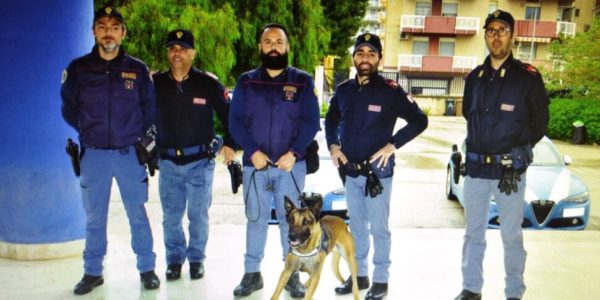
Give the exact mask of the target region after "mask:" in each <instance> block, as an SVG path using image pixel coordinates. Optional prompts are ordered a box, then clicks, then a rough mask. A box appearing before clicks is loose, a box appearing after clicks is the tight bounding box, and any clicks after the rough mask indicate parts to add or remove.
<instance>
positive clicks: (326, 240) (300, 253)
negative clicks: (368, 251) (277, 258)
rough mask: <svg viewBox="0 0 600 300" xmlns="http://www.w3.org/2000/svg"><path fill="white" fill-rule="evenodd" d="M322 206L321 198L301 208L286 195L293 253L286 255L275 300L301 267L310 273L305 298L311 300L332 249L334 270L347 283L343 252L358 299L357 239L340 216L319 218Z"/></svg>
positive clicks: (273, 298)
mask: <svg viewBox="0 0 600 300" xmlns="http://www.w3.org/2000/svg"><path fill="white" fill-rule="evenodd" d="M322 206H323V200H322V199H319V201H314V203H311V204H310V206H309V207H307V208H298V207H296V206H295V205H294V203H293V202H292V201H291V200H290V199H289V198H288V197H285V212H286V217H287V222H288V225H289V228H290V229H289V234H288V241H289V243H290V252H289V253H288V254H287V255H286V257H285V267H284V269H283V272H281V277H279V283H278V284H277V288H276V289H275V292H274V293H273V296H272V297H271V299H272V300H276V299H278V298H279V295H280V294H281V292H282V290H283V287H284V286H285V284H286V282H287V281H288V279H289V278H290V276H291V275H292V273H293V272H295V271H298V270H300V271H303V272H306V273H308V276H309V277H308V281H306V284H305V286H306V288H307V290H306V294H305V297H304V299H312V297H313V294H314V293H315V290H316V289H317V285H318V284H319V279H320V277H321V270H322V269H323V263H324V262H325V257H326V256H327V254H328V253H329V252H333V256H332V260H331V266H332V268H333V273H334V274H335V277H336V278H337V279H338V280H339V281H340V282H341V283H344V278H343V277H342V275H341V274H340V268H339V262H340V255H341V256H342V257H344V260H345V261H346V263H347V264H348V269H350V273H351V275H352V294H353V296H354V299H355V300H358V296H359V294H358V283H357V278H356V276H357V273H358V271H357V268H358V267H357V264H356V259H355V257H354V239H352V235H351V234H350V231H348V226H346V223H344V220H342V219H341V218H339V217H335V216H323V217H322V218H321V219H317V218H318V217H319V215H320V212H321V207H322Z"/></svg>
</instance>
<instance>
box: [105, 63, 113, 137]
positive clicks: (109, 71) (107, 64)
mask: <svg viewBox="0 0 600 300" xmlns="http://www.w3.org/2000/svg"><path fill="white" fill-rule="evenodd" d="M110 73H111V69H110V62H107V63H106V76H107V80H108V97H107V98H108V148H111V147H112V137H111V119H112V118H111V117H112V114H111V110H112V97H111V94H112V93H111V92H112V78H111V76H110V75H111V74H110Z"/></svg>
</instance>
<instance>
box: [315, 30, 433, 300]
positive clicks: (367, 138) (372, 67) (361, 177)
mask: <svg viewBox="0 0 600 300" xmlns="http://www.w3.org/2000/svg"><path fill="white" fill-rule="evenodd" d="M381 50H382V49H381V42H380V40H379V37H378V36H377V35H374V34H371V33H365V34H362V35H360V36H358V38H357V39H356V43H355V45H354V53H353V56H352V59H353V61H354V66H355V67H356V70H357V75H356V78H354V79H350V80H347V81H345V82H343V83H341V84H340V85H339V86H338V87H337V89H336V91H335V95H334V96H333V98H332V99H331V102H330V106H329V111H328V112H327V116H326V118H325V133H326V138H327V146H328V147H329V150H330V153H331V158H332V160H333V163H334V164H335V165H336V166H337V167H339V168H340V170H341V171H342V172H341V173H342V174H344V173H345V188H346V201H347V203H348V214H349V216H350V231H351V232H352V236H353V237H354V245H355V252H356V253H355V256H356V262H357V263H358V287H359V289H366V288H368V287H369V276H368V273H369V270H368V260H367V256H368V254H369V248H370V245H371V242H370V235H371V236H372V237H373V243H374V253H373V264H374V265H375V270H374V271H373V284H372V285H371V288H370V289H369V291H368V292H367V295H366V297H365V299H369V300H373V299H383V297H385V296H386V295H387V290H388V281H389V267H390V265H391V260H390V247H391V233H390V230H389V227H388V219H389V213H390V195H391V193H392V176H393V171H394V151H395V150H396V149H398V148H400V147H402V146H403V145H404V144H406V143H408V142H409V141H411V140H412V139H414V138H415V137H416V136H418V135H419V134H420V133H421V132H423V131H424V130H425V129H426V128H427V124H428V119H427V116H426V115H425V114H424V113H423V111H422V110H421V109H420V108H419V106H418V105H417V103H415V102H414V101H413V100H412V98H410V97H409V96H408V95H407V94H406V93H405V92H404V90H403V89H402V88H401V87H400V86H399V85H398V83H397V82H395V81H393V80H389V79H385V78H383V77H382V76H381V75H380V74H379V73H378V72H377V67H378V66H379V62H380V60H381V56H382V54H381ZM398 118H402V119H404V120H405V121H406V122H407V124H406V126H404V127H403V128H400V129H399V130H398V131H396V132H395V133H394V126H395V125H396V120H397V119H398ZM335 292H336V293H338V294H348V293H351V292H352V280H351V278H348V280H346V282H345V283H344V284H343V285H341V286H339V287H337V288H336V289H335Z"/></svg>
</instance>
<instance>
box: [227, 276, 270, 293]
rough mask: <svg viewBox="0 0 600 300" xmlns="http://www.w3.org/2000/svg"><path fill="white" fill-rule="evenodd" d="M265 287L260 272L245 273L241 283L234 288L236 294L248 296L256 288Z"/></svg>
mask: <svg viewBox="0 0 600 300" xmlns="http://www.w3.org/2000/svg"><path fill="white" fill-rule="evenodd" d="M262 288H263V279H262V276H261V275H260V272H254V273H245V274H244V277H243V278H242V282H240V285H238V286H236V287H235V290H233V295H234V296H248V295H250V294H252V293H253V292H254V291H256V290H260V289H262Z"/></svg>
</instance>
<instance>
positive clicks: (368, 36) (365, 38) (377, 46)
mask: <svg viewBox="0 0 600 300" xmlns="http://www.w3.org/2000/svg"><path fill="white" fill-rule="evenodd" d="M362 46H367V47H369V48H371V49H373V50H375V51H377V52H378V53H379V56H380V57H381V40H379V37H378V36H377V35H375V34H372V33H368V32H367V33H363V34H361V35H359V36H358V37H357V38H356V43H354V52H353V54H354V53H356V51H358V49H360V47H362Z"/></svg>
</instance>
